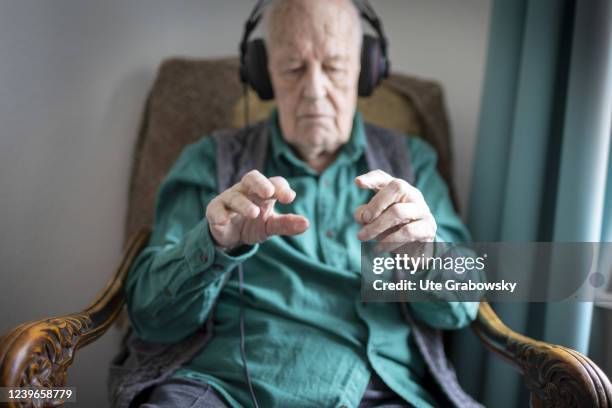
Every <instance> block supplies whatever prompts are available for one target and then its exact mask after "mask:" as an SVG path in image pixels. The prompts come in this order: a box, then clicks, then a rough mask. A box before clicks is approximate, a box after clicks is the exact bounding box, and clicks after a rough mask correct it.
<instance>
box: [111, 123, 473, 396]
mask: <svg viewBox="0 0 612 408" xmlns="http://www.w3.org/2000/svg"><path fill="white" fill-rule="evenodd" d="M211 137H214V138H215V141H216V146H217V160H216V161H217V178H218V189H219V191H220V192H221V191H224V190H225V189H227V188H228V187H229V186H231V185H233V184H235V183H236V182H237V181H238V180H240V178H242V176H243V175H244V174H245V173H246V172H248V171H250V170H252V169H258V170H260V171H261V172H263V170H264V164H265V160H266V153H267V151H268V129H267V126H266V122H265V121H263V122H259V123H257V124H256V125H254V126H252V127H248V128H243V129H239V130H233V129H231V130H230V129H224V130H219V131H216V132H214V133H213V134H212V135H211ZM366 137H367V147H366V150H365V155H366V161H367V164H368V168H369V169H370V170H373V169H380V170H383V171H385V172H387V173H389V174H391V175H393V176H394V177H398V178H403V179H405V180H406V181H408V182H413V179H414V176H413V172H412V167H411V165H410V152H408V151H407V149H406V141H405V138H406V136H404V135H402V134H399V133H396V132H392V131H390V130H387V129H384V128H381V127H377V126H373V125H370V124H366ZM401 310H402V312H403V315H404V318H405V320H406V322H407V324H409V325H410V326H411V327H412V330H413V333H414V338H415V342H416V344H417V347H418V349H419V351H420V352H421V354H422V356H423V358H424V360H425V362H426V364H427V366H428V369H429V372H430V374H431V376H432V378H433V379H434V380H435V383H436V384H437V386H438V388H439V389H440V391H441V395H438V396H436V397H438V398H441V399H443V400H444V402H443V404H444V405H448V404H452V405H454V406H457V407H480V406H481V405H480V404H478V403H477V402H475V401H474V400H473V399H472V398H471V397H470V396H469V395H467V394H466V393H465V392H464V391H463V390H462V389H461V387H460V385H459V383H458V381H457V376H456V374H455V371H454V369H453V367H452V366H451V365H450V363H449V361H448V359H447V358H446V355H445V353H444V346H443V343H442V334H441V332H440V330H437V329H433V328H431V327H429V326H427V325H425V324H423V323H421V322H420V321H418V320H414V319H413V318H412V317H411V315H410V312H409V309H408V307H407V305H406V304H401ZM213 313H214V309H213V312H211V313H210V316H209V317H208V319H207V321H206V323H205V324H204V325H203V326H202V327H201V328H200V329H199V330H197V331H196V332H195V333H193V334H191V335H190V336H188V337H187V338H185V339H184V340H182V341H180V342H178V343H174V344H161V343H152V342H147V341H144V340H142V339H140V338H138V337H137V336H136V335H135V334H134V333H133V331H132V330H129V331H128V333H127V334H126V336H125V338H124V341H123V344H122V350H121V351H120V353H119V354H118V355H117V356H116V357H115V358H114V359H113V361H112V362H111V366H110V372H109V380H108V391H109V392H108V395H109V401H110V404H111V406H112V407H116V408H128V407H130V406H134V405H135V404H136V401H138V398H137V397H138V396H139V394H140V395H146V393H143V394H141V392H142V391H145V390H147V389H151V388H152V387H153V386H155V385H156V384H158V383H160V382H162V381H164V380H165V379H167V378H168V377H169V376H171V375H172V374H173V373H174V372H175V371H176V370H177V369H178V368H180V367H181V366H182V365H183V364H185V363H186V362H188V361H189V360H190V359H191V358H192V357H194V356H195V355H197V354H198V353H199V352H200V351H201V350H202V348H203V347H205V346H206V344H207V343H208V341H209V340H210V339H211V338H212V336H213ZM441 403H442V402H441Z"/></svg>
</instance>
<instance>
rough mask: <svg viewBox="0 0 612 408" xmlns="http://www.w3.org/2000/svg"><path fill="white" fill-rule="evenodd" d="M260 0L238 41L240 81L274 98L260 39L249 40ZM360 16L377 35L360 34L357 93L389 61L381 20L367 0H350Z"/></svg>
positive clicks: (374, 81) (364, 91)
mask: <svg viewBox="0 0 612 408" xmlns="http://www.w3.org/2000/svg"><path fill="white" fill-rule="evenodd" d="M265 3H266V2H265V1H264V0H258V1H257V3H256V4H255V7H254V8H253V10H252V11H251V14H250V15H249V18H248V19H247V21H246V22H245V24H244V32H243V34H242V39H241V41H240V81H241V82H242V83H243V84H245V85H250V86H251V87H252V88H253V89H254V90H255V92H257V95H258V96H259V97H260V98H261V99H263V100H270V99H273V98H274V91H273V89H272V82H271V81H270V75H269V73H268V58H267V53H266V47H265V43H264V41H263V40H262V39H256V40H252V41H249V37H250V36H251V33H252V32H253V31H254V30H255V28H256V27H257V25H258V24H259V21H260V20H261V18H262V16H263V9H264V7H265ZM353 3H354V4H355V7H357V10H358V11H359V14H360V16H361V17H362V18H363V19H364V20H366V21H367V22H368V23H369V24H370V26H371V27H372V28H373V29H374V31H375V32H376V35H377V37H373V36H371V35H364V36H363V41H362V45H361V73H360V74H359V96H369V95H371V94H372V92H373V91H374V88H376V86H377V85H378V84H379V83H380V81H381V80H382V79H383V78H386V77H387V76H388V75H389V67H390V62H389V59H388V57H387V46H388V43H387V37H386V36H385V33H384V30H383V26H382V23H381V21H380V19H379V18H378V15H377V14H376V12H375V11H374V9H373V8H372V5H371V4H370V2H369V1H368V0H362V1H358V0H353Z"/></svg>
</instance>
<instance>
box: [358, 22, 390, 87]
mask: <svg viewBox="0 0 612 408" xmlns="http://www.w3.org/2000/svg"><path fill="white" fill-rule="evenodd" d="M386 76H387V68H386V61H385V58H384V57H383V55H382V48H381V46H380V40H379V39H378V38H376V37H373V36H371V35H367V34H366V35H364V36H363V41H362V43H361V72H360V74H359V96H370V95H372V92H374V88H376V86H377V85H378V84H379V83H380V81H381V80H382V79H383V78H384V77H386Z"/></svg>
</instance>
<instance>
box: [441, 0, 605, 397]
mask: <svg viewBox="0 0 612 408" xmlns="http://www.w3.org/2000/svg"><path fill="white" fill-rule="evenodd" d="M611 17H612V10H611V5H610V2H609V1H606V0H593V1H587V0H585V1H579V0H493V7H492V15H491V27H490V37H489V45H488V54H487V65H486V74H485V86H484V93H483V96H482V106H481V113H480V115H481V116H480V124H479V134H478V142H477V147H476V155H475V162H474V166H473V178H472V192H471V196H470V206H469V213H468V224H469V226H470V229H471V231H472V234H473V237H474V240H475V241H480V242H486V241H489V242H498V241H501V242H512V241H514V242H531V241H563V242H567V241H571V242H577V241H585V242H595V241H600V240H601V238H602V233H603V231H602V223H603V217H604V205H605V194H606V192H605V189H606V180H607V179H609V178H610V177H612V176H610V175H609V171H608V154H609V150H610V117H611V112H612V109H611V106H612V105H611V103H612V75H611V73H610V71H611V67H612V64H611V63H610V57H611V53H610V46H611V43H610V41H611V40H610V38H611V36H612V30H611V25H612V20H611ZM608 208H609V207H608ZM493 306H494V309H495V310H496V312H497V313H498V315H499V316H500V317H501V319H502V320H503V321H504V322H505V323H506V324H507V325H508V326H510V327H511V328H513V329H514V330H516V331H519V332H521V333H523V334H527V335H529V336H532V337H535V338H538V339H543V340H545V341H549V342H553V343H557V344H563V345H566V346H569V347H572V348H574V349H577V350H579V351H581V352H583V353H587V351H588V350H587V348H588V344H589V343H588V342H589V333H590V325H591V315H592V311H593V305H592V303H586V302H584V303H571V304H569V303H568V304H552V303H548V304H543V303H505V304H496V305H493ZM561 323H562V324H561ZM453 345H454V348H453V351H454V355H455V357H456V358H455V360H456V363H457V365H458V372H459V375H460V380H461V381H462V383H463V384H464V385H465V386H466V388H467V389H468V390H469V391H470V392H471V393H472V394H473V395H475V396H476V397H477V398H479V399H480V400H481V401H482V402H483V403H485V404H486V405H487V406H495V407H522V406H527V404H528V402H527V398H528V393H527V392H526V389H525V388H524V386H523V384H522V380H521V379H520V377H519V376H518V375H517V373H516V372H515V371H514V369H513V368H511V367H510V366H509V365H508V364H506V363H505V362H502V361H501V360H499V359H498V358H497V357H495V356H493V354H491V353H485V352H482V351H481V350H482V346H481V345H479V342H478V341H477V340H476V339H475V337H474V336H473V335H471V334H470V333H467V332H466V333H461V334H460V335H459V336H458V338H457V339H456V340H455V341H454V342H453ZM466 350H469V353H466V352H465V351H466ZM477 350H478V351H477Z"/></svg>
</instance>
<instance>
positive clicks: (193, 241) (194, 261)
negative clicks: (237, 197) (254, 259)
mask: <svg viewBox="0 0 612 408" xmlns="http://www.w3.org/2000/svg"><path fill="white" fill-rule="evenodd" d="M258 249H259V244H254V245H242V246H240V247H238V248H236V249H234V250H233V251H231V253H227V252H225V251H222V250H221V249H219V248H217V247H215V244H214V240H213V237H212V235H211V233H210V229H209V228H208V220H207V219H206V218H204V219H202V221H200V222H199V223H198V224H197V225H196V226H195V228H194V229H193V230H191V231H190V232H189V234H188V236H187V237H186V242H185V259H186V261H187V265H188V266H189V272H190V274H189V275H190V276H195V275H196V274H200V273H203V272H206V273H205V275H204V277H203V283H205V284H207V283H210V282H212V281H214V280H215V279H217V278H219V277H221V276H222V275H224V274H226V273H228V272H229V271H231V270H232V269H234V268H235V267H236V266H237V265H238V264H240V263H242V262H244V261H246V260H247V259H248V258H250V257H251V256H253V255H254V254H255V252H257V250H258ZM184 281H185V280H182V282H184ZM182 282H178V281H175V282H173V285H172V286H176V285H178V286H180V283H182ZM176 289H178V288H177V287H175V288H172V287H171V288H170V290H172V291H173V292H174V291H175V290H176Z"/></svg>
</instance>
